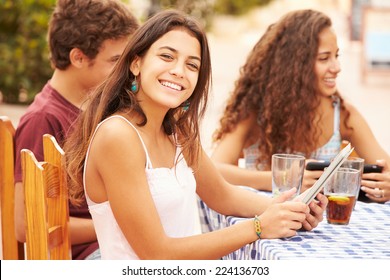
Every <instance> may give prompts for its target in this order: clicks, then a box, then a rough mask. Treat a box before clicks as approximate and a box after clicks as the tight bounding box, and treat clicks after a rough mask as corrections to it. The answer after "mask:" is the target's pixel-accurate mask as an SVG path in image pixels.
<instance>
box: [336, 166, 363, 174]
mask: <svg viewBox="0 0 390 280" xmlns="http://www.w3.org/2000/svg"><path fill="white" fill-rule="evenodd" d="M338 172H344V173H360V170H358V169H356V168H350V167H340V168H339V169H337V173H338Z"/></svg>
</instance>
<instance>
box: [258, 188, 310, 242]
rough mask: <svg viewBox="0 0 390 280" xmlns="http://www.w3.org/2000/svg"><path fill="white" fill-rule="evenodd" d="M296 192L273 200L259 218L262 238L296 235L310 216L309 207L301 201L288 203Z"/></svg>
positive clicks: (294, 190)
mask: <svg viewBox="0 0 390 280" xmlns="http://www.w3.org/2000/svg"><path fill="white" fill-rule="evenodd" d="M295 192H296V188H293V189H291V190H289V191H287V192H284V193H282V194H281V195H280V196H278V197H277V198H274V199H273V202H272V204H271V205H270V206H269V207H268V208H267V209H266V211H265V212H264V213H263V214H262V215H261V216H260V217H259V218H260V221H261V228H262V238H282V237H290V236H294V235H296V232H297V230H298V229H300V228H302V223H303V222H304V221H305V219H306V217H307V215H309V212H310V209H309V207H308V206H307V205H306V204H304V203H303V202H301V201H288V200H289V199H290V198H292V197H293V195H294V194H295Z"/></svg>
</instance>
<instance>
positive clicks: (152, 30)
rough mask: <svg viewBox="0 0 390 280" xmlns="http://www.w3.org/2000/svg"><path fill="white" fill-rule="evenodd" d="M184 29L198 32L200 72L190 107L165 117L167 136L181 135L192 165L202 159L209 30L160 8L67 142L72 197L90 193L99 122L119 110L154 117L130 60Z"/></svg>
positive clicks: (96, 94) (132, 42) (133, 40)
mask: <svg viewBox="0 0 390 280" xmlns="http://www.w3.org/2000/svg"><path fill="white" fill-rule="evenodd" d="M174 29H182V30H185V31H186V32H188V33H189V34H191V35H193V36H195V37H196V38H197V40H198V41H199V43H200V46H201V65H200V70H199V77H198V81H197V84H196V87H195V89H194V92H193V94H192V95H191V97H190V98H189V100H188V101H190V106H189V108H188V110H183V108H182V107H178V108H173V109H170V110H169V111H168V112H167V114H166V116H165V118H164V121H163V126H164V130H165V132H166V134H167V135H171V134H176V136H177V141H178V144H179V145H180V146H181V147H182V152H183V154H184V155H186V159H187V162H188V164H189V165H194V164H196V162H197V156H198V154H199V149H200V136H199V121H200V119H201V118H202V117H203V115H204V113H205V110H206V104H207V97H208V91H209V87H210V83H211V62H210V53H209V47H208V42H207V38H206V35H205V33H204V31H203V29H202V28H201V27H200V25H199V23H198V22H197V21H196V20H195V19H194V18H192V17H190V16H188V15H185V14H183V13H181V12H179V11H175V10H165V11H162V12H160V13H157V14H156V15H154V16H153V17H152V18H150V19H149V20H148V21H147V22H146V23H144V25H143V26H142V27H140V28H139V29H138V30H137V31H136V32H135V33H134V35H133V36H132V38H131V39H130V41H129V42H128V44H127V46H126V48H125V50H124V52H123V54H122V56H121V58H120V59H119V61H118V63H117V64H116V66H115V67H114V69H113V71H112V73H111V74H110V75H109V77H108V78H107V79H106V80H105V81H104V82H103V83H102V84H101V85H100V86H99V87H98V88H97V89H96V90H95V92H94V93H93V94H92V95H91V98H90V100H89V102H88V106H87V108H86V110H85V111H84V112H83V113H82V114H81V116H80V117H79V119H78V120H77V123H76V124H75V126H74V128H73V132H72V133H70V135H69V137H68V139H67V141H66V142H65V146H64V150H65V158H66V169H67V174H68V186H69V194H70V198H71V201H72V202H73V203H74V204H78V203H79V202H80V200H81V199H82V198H83V196H84V189H83V180H82V179H83V167H84V162H85V157H86V152H87V149H88V145H89V142H90V140H91V137H92V135H93V133H94V131H95V129H96V127H97V125H98V124H99V123H100V122H101V121H103V120H104V119H106V118H107V117H109V116H111V115H113V114H115V113H117V112H119V111H120V112H136V113H138V114H139V116H141V119H142V121H141V122H140V123H138V124H137V125H139V126H143V125H145V124H146V123H147V121H148V119H147V116H146V115H145V113H144V112H143V110H142V108H141V106H140V104H139V102H138V100H137V98H136V95H135V94H134V93H132V92H131V90H130V87H131V82H132V81H133V80H134V75H133V74H132V72H131V71H130V65H131V63H132V62H133V61H134V59H135V58H136V57H143V56H144V55H145V54H146V52H147V51H148V50H149V48H150V46H151V45H152V44H153V43H154V42H156V41H157V40H158V39H159V38H160V37H162V36H163V35H164V34H166V33H167V32H169V31H171V30H174Z"/></svg>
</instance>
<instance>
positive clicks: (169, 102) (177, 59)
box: [131, 29, 201, 109]
mask: <svg viewBox="0 0 390 280" xmlns="http://www.w3.org/2000/svg"><path fill="white" fill-rule="evenodd" d="M200 64H201V50H200V43H199V41H198V40H197V39H196V38H195V37H194V36H192V35H190V34H189V33H188V32H187V31H186V30H184V29H174V30H171V31H169V32H168V33H166V34H165V35H164V36H162V37H161V38H160V39H158V40H157V41H156V42H154V44H153V45H151V47H150V48H149V50H148V51H147V53H146V55H145V56H144V57H143V58H140V59H136V60H135V61H134V63H133V64H132V67H131V71H132V72H133V74H134V75H137V76H138V75H139V77H138V82H139V83H140V89H139V92H138V93H137V97H138V100H139V101H140V104H141V106H142V107H144V106H152V107H156V106H157V107H163V108H165V109H170V108H176V107H178V106H180V104H182V103H183V102H184V101H186V100H187V99H188V98H189V97H190V96H191V94H192V93H193V91H194V89H195V86H196V83H197V81H198V75H199V70H200Z"/></svg>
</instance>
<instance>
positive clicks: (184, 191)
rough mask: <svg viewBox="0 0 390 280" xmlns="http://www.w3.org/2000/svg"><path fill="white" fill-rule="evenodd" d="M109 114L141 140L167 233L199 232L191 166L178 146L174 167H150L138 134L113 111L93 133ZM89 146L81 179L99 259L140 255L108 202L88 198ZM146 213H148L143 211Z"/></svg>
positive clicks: (130, 257)
mask: <svg viewBox="0 0 390 280" xmlns="http://www.w3.org/2000/svg"><path fill="white" fill-rule="evenodd" d="M111 118H121V119H123V120H124V121H126V122H127V123H128V124H129V125H130V126H132V127H133V128H134V129H135V131H136V132H137V134H138V136H139V138H140V140H141V142H142V145H143V147H144V150H145V154H146V160H147V162H146V167H145V172H146V176H147V181H148V183H149V188H150V191H151V194H152V197H153V200H154V203H155V205H156V208H157V210H158V214H159V216H160V219H161V223H162V225H163V227H164V230H165V232H166V234H167V235H168V236H171V237H185V236H191V235H195V234H197V233H200V232H199V230H197V229H196V219H199V217H198V216H197V214H196V213H197V204H196V182H195V178H194V175H193V172H192V169H191V168H190V167H188V165H187V163H186V161H185V159H184V158H183V157H182V155H181V154H180V147H177V149H176V155H175V159H176V158H177V157H178V156H179V155H180V158H179V160H178V161H177V165H176V166H175V167H173V168H172V169H170V168H153V167H152V163H151V161H150V158H149V155H148V151H147V149H146V146H145V144H144V141H143V140H142V137H141V135H140V134H139V132H138V130H137V129H136V128H135V127H134V125H133V124H131V123H130V122H129V121H128V120H127V119H126V118H124V117H122V116H119V115H114V116H111V117H109V118H107V119H105V120H103V121H102V122H101V123H100V124H99V125H98V126H97V128H96V130H95V132H94V135H93V137H94V136H95V134H96V131H97V130H98V129H99V127H100V125H101V124H102V123H104V122H106V121H108V120H109V119H111ZM93 137H92V140H91V142H92V141H93ZM90 146H91V143H90V144H89V147H88V151H87V155H86V159H85V165H84V174H83V183H84V191H85V196H86V199H87V203H88V207H89V211H90V213H91V215H92V219H93V223H94V226H95V230H96V235H97V239H98V242H99V246H100V251H101V256H102V259H108V260H114V259H127V260H129V259H139V258H138V256H137V255H136V253H135V252H134V250H133V249H132V247H131V245H130V244H129V243H128V241H127V240H126V238H125V236H124V235H123V233H122V231H121V229H120V227H119V225H118V224H117V222H116V220H115V217H114V215H113V212H112V209H111V206H110V202H109V201H105V202H102V203H95V202H93V201H92V200H91V199H90V198H89V196H88V193H87V192H86V189H85V170H86V167H87V163H88V162H87V160H88V155H89V149H90ZM129 160H130V159H129ZM175 162H176V161H175ZM145 215H148V214H147V213H145ZM140 234H142V233H140Z"/></svg>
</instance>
